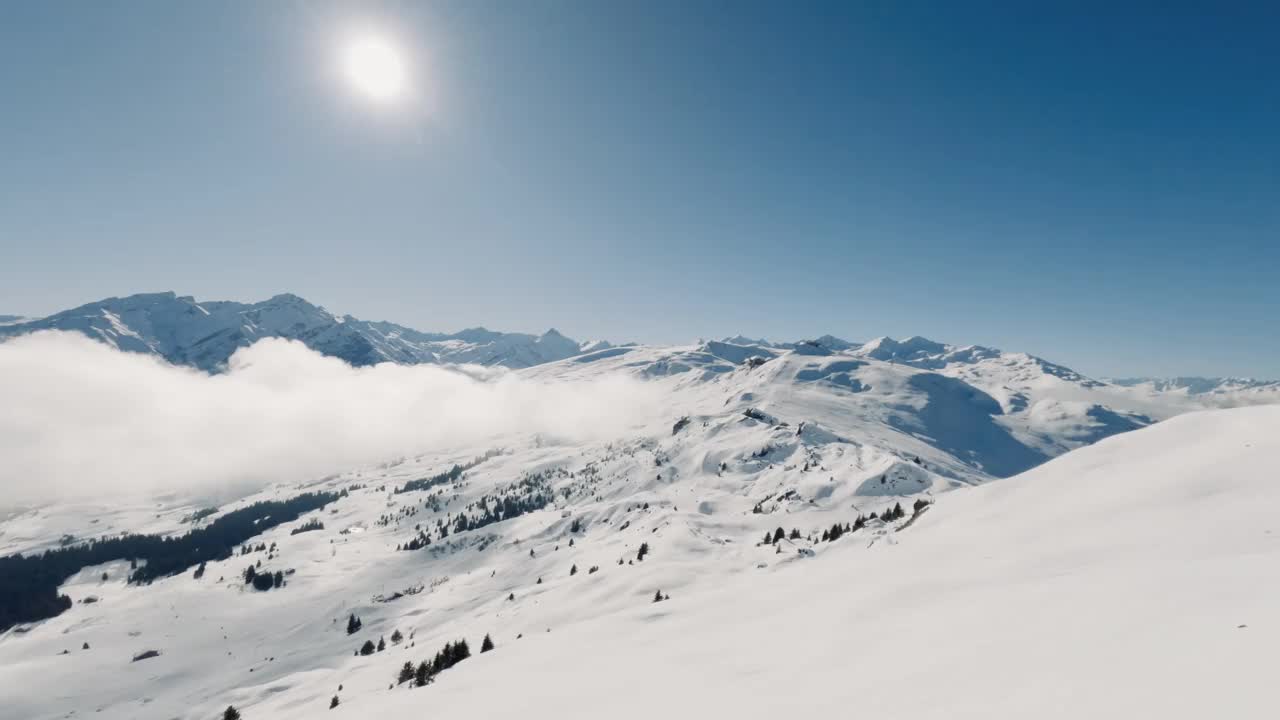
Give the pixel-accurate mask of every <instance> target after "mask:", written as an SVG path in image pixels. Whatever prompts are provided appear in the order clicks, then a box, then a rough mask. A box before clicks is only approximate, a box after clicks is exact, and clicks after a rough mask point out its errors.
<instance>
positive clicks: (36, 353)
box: [0, 331, 660, 506]
mask: <svg viewBox="0 0 1280 720" xmlns="http://www.w3.org/2000/svg"><path fill="white" fill-rule="evenodd" d="M659 410H660V403H659V398H658V396H657V394H656V393H655V392H654V391H653V389H652V388H651V387H649V386H646V385H645V384H644V383H642V382H640V381H638V380H634V379H630V378H624V377H611V378H602V379H600V380H596V381H584V382H569V381H565V382H539V381H534V380H529V379H526V378H521V377H519V376H518V375H516V374H514V373H509V372H502V371H495V370H493V369H489V368H469V369H460V370H453V369H448V368H442V367H435V366H427V365H417V366H401V365H392V364H385V365H378V366H376V367H365V368H353V367H351V366H350V365H348V364H346V363H344V362H342V361H341V360H337V359H335V358H329V357H324V356H322V355H320V354H318V353H316V352H314V351H313V350H310V349H309V348H307V347H306V346H304V345H302V344H301V343H298V342H294V341H288V340H262V341H259V342H257V343H255V344H254V345H253V346H251V347H248V348H245V349H242V350H240V351H239V352H237V353H236V354H235V355H233V356H232V357H231V360H230V362H229V369H228V371H227V372H226V373H224V374H220V375H207V374H205V373H202V372H200V371H197V370H191V369H188V368H182V367H175V366H172V365H169V364H167V363H164V362H162V361H159V360H157V359H156V358H154V357H150V356H146V355H140V354H135V353H126V352H121V351H119V350H115V349H114V348H111V347H109V346H107V345H105V344H102V343H99V342H95V341H93V340H91V339H89V338H86V337H84V336H83V335H80V334H78V333H64V332H56V331H47V332H40V333H35V334H32V335H27V336H23V337H18V338H14V339H11V340H8V341H6V342H0V505H3V506H12V505H18V504H26V503H32V502H41V501H47V500H55V499H65V498H85V497H99V496H104V495H106V496H109V495H111V494H113V493H122V492H156V491H179V492H180V491H194V492H199V493H213V494H221V493H225V492H227V491H228V490H229V489H231V488H236V489H242V488H245V487H248V486H252V485H264V484H267V483H272V482H294V481H299V480H307V479H313V478H316V477H319V476H322V475H325V474H328V473H332V472H336V471H341V470H346V469H350V468H353V467H357V466H360V465H365V464H372V463H377V462H381V461H383V460H387V459H390V458H394V457H398V456H402V455H409V454H415V453H419V452H424V451H430V450H433V449H445V448H454V447H463V446H470V445H474V446H476V448H477V450H483V449H485V448H486V447H488V446H489V445H488V444H487V443H488V442H489V441H493V442H497V438H500V437H501V436H504V435H510V434H512V433H532V432H538V433H547V434H552V435H555V436H561V437H566V438H573V439H580V440H588V439H592V438H603V437H608V436H611V435H616V434H619V433H625V432H627V430H628V429H629V428H632V427H634V426H635V425H636V424H637V423H638V422H642V421H643V420H645V419H646V418H649V417H652V416H653V414H654V413H656V412H658V411H659Z"/></svg>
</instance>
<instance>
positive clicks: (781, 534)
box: [773, 528, 787, 543]
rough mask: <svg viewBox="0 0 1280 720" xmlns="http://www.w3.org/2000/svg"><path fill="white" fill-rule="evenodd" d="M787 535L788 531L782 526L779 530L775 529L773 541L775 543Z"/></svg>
mask: <svg viewBox="0 0 1280 720" xmlns="http://www.w3.org/2000/svg"><path fill="white" fill-rule="evenodd" d="M786 536H787V533H786V531H784V530H783V529H782V528H778V529H777V530H774V531H773V541H774V542H775V543H776V542H778V541H780V540H782V539H783V538H785V537H786Z"/></svg>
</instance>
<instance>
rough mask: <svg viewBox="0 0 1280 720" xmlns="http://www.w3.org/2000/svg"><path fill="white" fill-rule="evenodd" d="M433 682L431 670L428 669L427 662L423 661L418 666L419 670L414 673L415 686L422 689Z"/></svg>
mask: <svg viewBox="0 0 1280 720" xmlns="http://www.w3.org/2000/svg"><path fill="white" fill-rule="evenodd" d="M430 681H431V668H429V667H427V661H426V660H423V661H422V662H421V663H419V664H418V669H417V670H416V671H414V673H413V684H414V685H416V686H417V687H422V686H423V685H426V684H427V683H428V682H430Z"/></svg>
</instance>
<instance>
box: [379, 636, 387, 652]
mask: <svg viewBox="0 0 1280 720" xmlns="http://www.w3.org/2000/svg"><path fill="white" fill-rule="evenodd" d="M386 649H387V641H386V640H383V639H382V638H378V652H382V651H383V650H386Z"/></svg>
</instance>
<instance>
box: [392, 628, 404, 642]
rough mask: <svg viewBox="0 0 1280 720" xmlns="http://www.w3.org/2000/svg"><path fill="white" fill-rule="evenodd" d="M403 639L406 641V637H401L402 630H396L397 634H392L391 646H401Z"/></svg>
mask: <svg viewBox="0 0 1280 720" xmlns="http://www.w3.org/2000/svg"><path fill="white" fill-rule="evenodd" d="M403 639H404V635H401V634H400V630H399V629H396V631H395V632H393V633H391V644H392V645H399V644H400V641H401V640H403Z"/></svg>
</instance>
